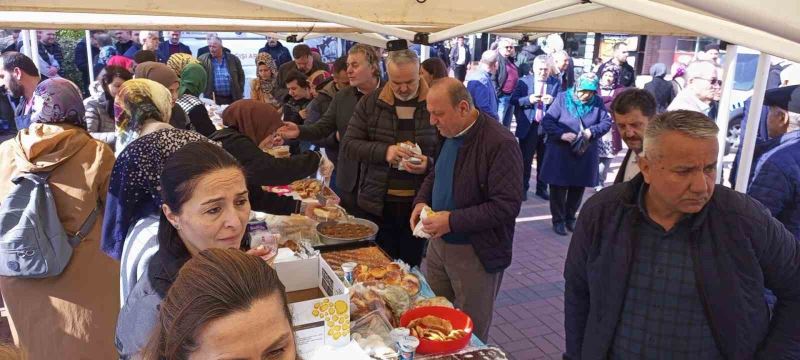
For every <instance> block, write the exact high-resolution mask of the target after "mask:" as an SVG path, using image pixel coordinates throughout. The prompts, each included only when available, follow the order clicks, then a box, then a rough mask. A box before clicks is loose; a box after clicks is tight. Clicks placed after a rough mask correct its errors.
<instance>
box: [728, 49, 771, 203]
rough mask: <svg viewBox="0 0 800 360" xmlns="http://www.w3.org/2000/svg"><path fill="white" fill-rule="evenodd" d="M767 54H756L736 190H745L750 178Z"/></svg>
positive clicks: (765, 77)
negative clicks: (753, 81) (754, 75)
mask: <svg viewBox="0 0 800 360" xmlns="http://www.w3.org/2000/svg"><path fill="white" fill-rule="evenodd" d="M769 60H770V56H769V54H765V53H761V55H759V56H758V68H757V70H756V78H755V85H754V86H753V97H752V99H751V100H750V110H749V111H748V112H747V115H746V116H747V120H748V121H749V122H750V126H748V127H747V130H745V133H744V142H743V144H742V145H741V146H742V157H741V158H740V159H739V170H738V172H737V173H736V191H738V192H741V193H746V192H747V186H748V185H749V184H748V182H749V180H750V168H751V165H752V162H753V151H754V150H755V148H756V135H757V134H758V123H759V121H760V119H761V107H762V106H763V105H764V93H765V92H766V91H767V77H768V76H769V66H770V61H769Z"/></svg>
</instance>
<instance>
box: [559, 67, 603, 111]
mask: <svg viewBox="0 0 800 360" xmlns="http://www.w3.org/2000/svg"><path fill="white" fill-rule="evenodd" d="M597 87H598V79H597V75H595V74H594V73H590V72H585V73H583V74H582V75H581V76H580V77H579V78H578V80H576V81H575V86H573V87H572V88H571V89H569V90H567V94H566V95H565V99H564V101H565V102H566V104H567V111H569V113H570V115H572V116H574V117H578V118H580V117H583V116H584V115H586V114H588V113H589V112H591V111H592V109H593V108H594V107H596V106H598V104H599V106H603V100H601V99H600V97H599V96H597V95H596V94H595V96H594V97H592V99H591V100H589V102H587V103H585V104H584V103H583V102H582V101H581V100H580V99H579V98H578V91H587V90H588V91H594V92H595V93H596V92H597Z"/></svg>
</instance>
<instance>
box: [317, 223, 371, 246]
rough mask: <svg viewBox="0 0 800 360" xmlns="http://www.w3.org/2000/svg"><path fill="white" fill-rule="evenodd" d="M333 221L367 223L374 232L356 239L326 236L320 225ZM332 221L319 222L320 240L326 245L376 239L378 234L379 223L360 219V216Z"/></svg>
mask: <svg viewBox="0 0 800 360" xmlns="http://www.w3.org/2000/svg"><path fill="white" fill-rule="evenodd" d="M331 222H333V223H350V224H360V225H366V226H368V227H369V228H370V229H372V234H370V235H369V236H365V237H363V238H356V239H344V238H335V237H330V236H326V235H324V234H322V233H321V232H320V231H319V229H320V227H321V226H323V225H325V224H328V223H331ZM331 222H321V223H319V224H317V235H319V241H320V242H322V243H323V244H324V245H338V244H347V243H353V242H359V241H367V240H375V235H377V234H378V225H377V224H375V223H374V222H372V221H369V220H366V219H359V218H352V217H351V218H348V219H346V220H343V221H331Z"/></svg>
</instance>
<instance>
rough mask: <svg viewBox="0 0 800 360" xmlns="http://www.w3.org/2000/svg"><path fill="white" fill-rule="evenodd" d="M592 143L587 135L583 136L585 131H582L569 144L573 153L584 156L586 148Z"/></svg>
mask: <svg viewBox="0 0 800 360" xmlns="http://www.w3.org/2000/svg"><path fill="white" fill-rule="evenodd" d="M590 144H591V142H590V141H589V140H587V139H586V137H585V136H583V133H581V134H578V136H577V137H575V140H574V141H573V142H572V143H570V144H569V146H570V149H571V150H572V153H573V154H575V155H577V156H582V155H583V154H584V153H585V152H586V150H587V149H589V145H590Z"/></svg>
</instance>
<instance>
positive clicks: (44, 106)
mask: <svg viewBox="0 0 800 360" xmlns="http://www.w3.org/2000/svg"><path fill="white" fill-rule="evenodd" d="M32 104H33V105H32V107H31V122H32V123H40V124H55V123H66V124H70V125H75V126H79V127H82V128H84V129H86V120H85V119H84V116H85V115H86V108H85V107H84V106H83V98H82V97H81V92H80V90H78V87H77V86H76V85H75V84H73V83H72V81H69V80H67V79H64V78H60V77H54V78H51V79H48V80H45V81H42V82H41V83H40V84H39V85H38V86H36V89H35V90H34V91H33V99H32Z"/></svg>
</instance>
